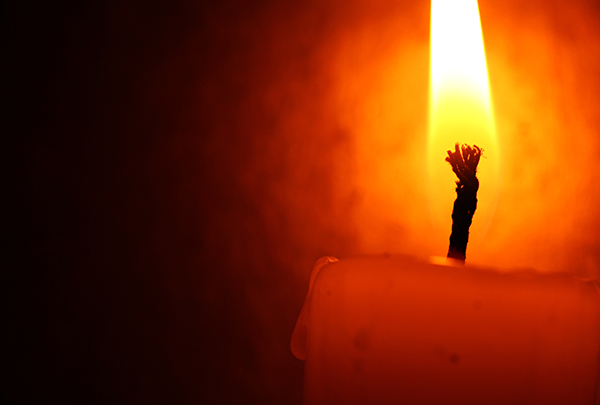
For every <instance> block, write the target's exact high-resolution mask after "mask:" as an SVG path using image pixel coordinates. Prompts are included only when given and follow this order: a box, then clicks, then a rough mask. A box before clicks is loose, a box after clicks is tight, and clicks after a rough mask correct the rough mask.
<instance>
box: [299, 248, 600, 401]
mask: <svg viewBox="0 0 600 405" xmlns="http://www.w3.org/2000/svg"><path fill="white" fill-rule="evenodd" d="M292 351H293V352H294V354H295V355H296V356H297V357H299V358H301V359H305V360H306V364H305V403H306V404H448V403H454V404H494V403H497V404H594V403H595V400H596V391H597V381H598V370H599V365H600V295H599V294H598V288H597V283H596V282H585V281H581V280H577V279H575V278H573V277H570V276H567V275H545V274H539V273H535V272H533V271H528V272H513V273H499V272H497V271H493V270H481V269H475V268H470V267H452V266H445V265H436V264H432V263H428V262H425V261H419V260H415V259H410V258H406V257H392V258H389V257H388V258H385V257H383V256H382V257H358V258H353V259H348V260H343V261H338V262H332V261H331V260H327V259H322V260H321V261H320V262H318V263H317V265H316V266H315V269H314V271H313V276H312V280H311V288H310V291H309V294H308V297H307V300H306V302H305V304H304V308H303V310H302V313H301V316H300V318H299V319H298V323H297V325H296V329H295V331H294V335H293V338H292Z"/></svg>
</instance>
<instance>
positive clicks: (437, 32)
mask: <svg viewBox="0 0 600 405" xmlns="http://www.w3.org/2000/svg"><path fill="white" fill-rule="evenodd" d="M430 79H431V94H430V112H429V114H430V116H429V120H430V121H429V138H428V173H429V185H428V191H429V202H430V207H431V214H432V221H433V225H434V228H435V229H436V230H437V231H439V232H438V234H439V235H438V236H440V235H443V237H444V238H447V236H448V235H449V230H450V228H451V217H450V214H451V212H452V204H453V201H454V198H455V193H454V191H453V188H454V181H455V180H456V178H455V176H454V174H453V173H452V170H451V169H450V167H449V165H448V163H446V162H445V161H444V159H445V157H446V151H447V150H448V149H451V148H453V146H454V144H455V143H456V142H459V143H461V144H462V143H468V144H471V145H473V144H476V145H478V146H479V147H481V148H483V150H484V153H483V157H484V158H483V159H482V160H481V162H480V164H479V170H478V177H479V180H480V189H479V193H478V199H479V202H478V208H477V211H476V213H475V217H474V219H473V226H472V228H471V235H472V236H473V237H472V238H471V239H472V240H474V241H475V242H477V240H478V239H481V238H482V237H483V235H484V234H485V231H486V229H487V226H488V225H489V223H490V220H491V218H492V215H493V211H494V208H495V204H496V201H497V196H498V192H499V186H500V179H499V177H500V155H499V147H498V140H497V137H496V130H495V125H494V116H493V111H492V103H491V100H490V90H489V85H488V75H487V67H486V61H485V52H484V46H483V35H482V31H481V24H480V22H479V9H478V6H477V0H432V3H431V76H430ZM467 255H468V252H467Z"/></svg>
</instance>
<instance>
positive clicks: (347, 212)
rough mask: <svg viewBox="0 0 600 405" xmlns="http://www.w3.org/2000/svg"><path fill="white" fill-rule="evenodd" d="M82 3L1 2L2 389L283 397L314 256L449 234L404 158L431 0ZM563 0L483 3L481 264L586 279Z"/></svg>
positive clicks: (590, 215)
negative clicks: (499, 188) (485, 83)
mask: <svg viewBox="0 0 600 405" xmlns="http://www.w3.org/2000/svg"><path fill="white" fill-rule="evenodd" d="M87 3H88V2H80V1H77V2H75V1H73V2H68V1H60V2H48V3H47V4H37V2H27V1H8V2H5V3H3V10H2V38H3V39H2V54H3V57H2V60H3V62H2V66H3V69H2V71H3V74H2V76H3V77H2V83H3V85H2V94H3V97H4V101H5V106H4V108H3V114H2V115H3V117H4V118H3V126H4V127H5V129H4V130H3V131H2V132H3V134H4V137H3V138H4V139H5V146H4V152H5V155H6V157H7V159H6V161H7V162H9V165H8V167H7V168H6V169H5V173H6V174H5V176H4V178H5V180H6V184H7V186H8V187H7V188H6V190H7V192H6V193H7V199H8V202H9V208H7V211H6V213H5V217H6V218H7V225H8V226H7V228H5V229H8V234H7V236H8V237H7V239H8V241H7V243H6V245H5V247H6V252H7V257H8V258H9V260H8V263H7V266H5V267H4V266H3V267H4V272H3V274H4V275H5V277H4V283H3V284H4V287H5V290H6V293H5V297H6V298H7V300H6V304H5V308H6V309H7V318H6V319H7V323H6V324H5V327H4V328H3V329H4V331H5V332H4V334H3V335H5V336H7V339H6V340H5V342H4V349H3V360H2V368H3V372H4V374H5V376H4V378H3V394H2V395H3V396H4V398H5V400H3V402H5V403H144V404H153V403H157V404H158V403H223V404H233V403H257V404H259V403H260V404H268V403H272V404H299V403H300V402H301V391H302V371H303V368H302V367H303V364H302V362H301V361H299V360H297V359H295V358H294V357H293V356H292V354H291V351H290V350H289V340H290V338H291V334H292V331H293V327H294V324H295V321H296V317H297V315H298V313H299V311H300V308H301V306H302V302H303V299H304V295H305V294H306V290H307V287H308V279H309V276H310V269H311V267H312V265H313V263H314V262H315V261H316V260H317V259H318V258H319V257H321V256H324V255H333V256H338V257H340V258H343V257H348V256H350V255H352V254H357V253H381V252H386V251H391V252H394V253H411V252H415V251H416V252H419V254H422V255H426V254H443V253H444V249H445V246H438V245H435V246H434V245H432V244H430V243H428V238H427V235H428V229H429V228H428V226H429V225H428V224H427V221H426V219H427V212H426V211H424V210H423V209H422V208H423V205H424V204H422V203H421V199H422V198H423V195H424V191H423V189H422V187H421V185H420V184H421V182H420V177H419V172H420V171H421V169H420V168H419V166H418V164H420V161H419V158H418V156H420V155H419V153H421V151H422V148H423V147H424V145H425V143H426V141H425V133H426V127H427V115H426V114H427V91H428V83H427V80H428V63H429V61H428V53H427V52H428V38H429V37H428V35H429V34H428V30H429V25H428V24H429V3H428V2H408V1H407V2H398V1H381V2H376V3H372V2H367V1H328V2H321V1H314V2H313V1H304V2H289V3H287V2H280V1H255V2H240V1H227V0H226V1H219V2H212V3H210V2H195V1H186V0H181V1H170V2H157V1H144V2H141V1H137V0H125V1H105V2H96V4H87ZM580 3H581V4H580ZM580 3H577V5H571V6H569V7H568V8H567V9H561V8H560V7H561V6H560V4H561V3H559V2H552V1H538V2H529V3H528V6H526V7H525V6H523V5H520V2H517V1H514V2H506V3H503V4H504V5H497V4H494V2H491V1H487V2H485V1H484V2H482V4H481V5H480V7H481V13H482V20H483V22H484V27H485V28H484V34H485V39H486V47H487V51H488V55H489V56H488V61H489V64H490V77H491V78H490V82H491V85H492V91H493V92H494V95H495V99H494V101H495V106H496V109H497V121H498V127H499V131H500V132H502V133H503V134H505V141H503V142H504V145H505V150H506V151H507V153H506V156H507V162H506V163H505V167H506V173H507V178H509V179H511V180H509V181H508V182H507V183H508V184H510V187H507V190H508V191H506V192H505V194H503V195H502V196H501V199H500V202H499V206H498V207H499V208H498V216H499V217H500V218H501V219H503V221H502V220H501V221H499V223H503V224H505V225H502V226H500V225H497V226H493V227H492V228H491V230H490V237H489V241H490V242H489V243H488V245H487V246H488V250H486V251H485V254H486V255H487V256H485V255H482V256H480V260H481V261H486V260H487V262H488V263H492V264H494V265H498V266H512V265H515V266H537V267H539V268H541V269H542V270H548V271H558V270H563V271H564V270H566V271H571V272H573V273H574V274H577V275H583V276H587V277H597V276H598V272H599V269H600V247H599V242H598V240H599V239H600V238H599V231H598V229H599V226H598V224H600V215H599V214H598V210H597V206H598V202H599V201H600V194H599V193H598V192H597V190H598V187H597V184H598V180H600V170H599V167H600V165H599V164H598V163H597V162H596V161H597V155H598V152H599V151H600V148H599V144H600V142H599V141H598V136H597V133H598V131H599V130H600V119H599V118H598V117H600V114H598V112H599V111H598V107H597V106H598V105H600V103H598V101H600V96H598V94H600V92H599V91H598V90H600V86H599V83H600V81H599V79H598V77H599V76H600V75H598V73H600V63H599V61H598V59H599V57H598V55H600V52H598V50H599V46H598V44H599V43H600V41H599V38H600V35H599V31H598V26H599V25H598V23H597V22H598V12H597V11H598V5H597V4H596V3H594V2H585V1H582V2H580ZM486 21H487V25H486ZM494 85H495V87H494ZM557 111H559V112H560V113H559V114H557V113H556V112H557ZM365 134H368V135H369V137H366V136H365ZM389 134H392V136H390V135H389ZM573 145H576V146H573ZM569 148H570V149H569ZM565 150H570V151H573V150H577V153H576V155H577V157H576V158H574V157H573V154H574V152H573V154H571V155H570V156H565V155H563V152H564V151H565ZM557 161H561V162H563V163H562V164H560V165H557V163H556V162H557ZM556 167H560V168H561V170H558V169H556ZM407 173H411V175H407ZM414 176H416V177H414ZM451 189H452V185H450V186H449V190H450V192H451V191H452V190H451ZM523 195H528V196H529V198H527V199H523ZM407 196H408V198H407ZM515 201H519V203H518V204H517V203H515ZM548 218H552V219H554V220H555V226H554V227H553V228H552V229H546V228H545V226H546V225H547V223H548ZM516 229H519V231H516ZM528 247H529V248H528ZM507 251H510V252H512V253H511V254H507Z"/></svg>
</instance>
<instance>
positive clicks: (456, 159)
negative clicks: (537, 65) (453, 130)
mask: <svg viewBox="0 0 600 405" xmlns="http://www.w3.org/2000/svg"><path fill="white" fill-rule="evenodd" d="M482 152H483V149H481V148H479V147H478V146H477V145H473V147H471V146H469V145H467V144H464V145H459V144H458V143H456V144H455V145H454V152H452V151H450V150H449V151H448V157H447V158H446V162H448V163H450V166H452V171H453V172H454V173H455V174H456V176H457V177H458V181H457V182H456V200H455V201H454V209H453V210H452V233H451V234H450V247H449V249H448V257H449V258H452V259H456V260H460V261H461V262H463V263H464V261H465V258H466V252H467V243H468V241H469V227H470V226H471V223H472V222H473V214H475V209H476V208H477V190H478V189H479V180H478V179H477V165H478V164H479V159H480V158H481V153H482Z"/></svg>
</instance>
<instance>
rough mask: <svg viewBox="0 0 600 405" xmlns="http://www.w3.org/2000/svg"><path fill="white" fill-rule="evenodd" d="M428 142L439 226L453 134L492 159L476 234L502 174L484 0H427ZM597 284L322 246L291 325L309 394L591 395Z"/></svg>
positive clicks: (465, 398) (544, 398)
mask: <svg viewBox="0 0 600 405" xmlns="http://www.w3.org/2000/svg"><path fill="white" fill-rule="evenodd" d="M431 10H432V16H431V41H432V44H431V64H432V65H431V105H430V130H429V142H428V143H429V147H428V154H429V156H428V167H429V179H430V190H431V196H430V206H431V212H432V218H433V220H434V221H433V222H434V226H435V227H436V228H437V229H438V230H439V229H443V230H444V232H445V234H446V235H447V231H448V230H449V229H450V215H449V210H450V209H451V207H452V198H453V196H452V195H450V194H444V191H442V190H448V187H447V185H448V183H450V184H451V182H452V181H453V180H454V179H453V177H452V176H453V175H452V171H451V170H450V168H449V167H448V164H447V163H446V162H445V160H444V157H445V153H446V150H447V149H448V148H450V147H452V146H453V144H454V143H455V142H456V141H459V142H461V143H469V144H471V145H473V144H477V145H478V146H481V147H483V148H484V156H487V157H488V158H489V159H488V160H487V162H488V166H487V167H486V170H485V171H484V172H483V173H482V175H481V188H480V191H481V193H480V196H479V200H480V201H481V204H479V206H478V210H477V216H476V219H475V222H474V224H476V226H475V229H474V234H475V235H476V237H479V238H483V234H484V233H485V229H486V228H487V225H488V223H489V221H490V219H491V217H492V214H493V211H494V206H495V204H496V201H497V195H498V192H499V187H500V163H499V162H500V159H499V148H498V140H497V137H496V133H495V127H494V118H493V114H492V106H491V99H490V93H489V86H488V78H487V68H486V63H485V55H484V48H483V38H482V34H481V25H480V22H479V12H478V8H477V1H476V0H453V1H448V0H433V1H432V9H431ZM599 291H600V290H599V289H598V284H597V283H596V282H592V281H583V280H577V279H574V278H573V277H570V276H567V275H556V274H554V275H549V274H541V273H536V272H534V271H527V272H525V271H504V272H499V271H497V270H492V269H481V268H473V267H468V266H467V267H464V266H454V265H449V264H439V263H437V264H436V263H432V262H430V261H427V260H417V259H414V258H408V257H389V256H387V257H384V256H381V257H373V256H372V257H358V258H353V259H347V260H342V261H338V260H337V259H334V258H322V259H320V260H319V261H318V262H317V264H316V265H315V268H314V269H313V272H312V275H311V281H310V287H309V293H308V296H307V299H306V301H305V303H304V307H303V309H302V312H301V314H300V317H299V319H298V322H297V324H296V328H295V330H294V334H293V337H292V343H291V347H292V351H293V353H294V355H296V357H298V358H300V359H302V360H306V363H305V403H307V404H399V403H402V404H445V403H454V404H489V403H497V404H513V403H514V404H594V403H596V397H597V382H598V374H599V369H600V293H599Z"/></svg>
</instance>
